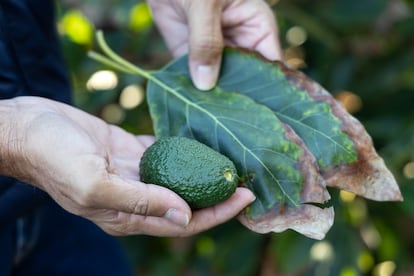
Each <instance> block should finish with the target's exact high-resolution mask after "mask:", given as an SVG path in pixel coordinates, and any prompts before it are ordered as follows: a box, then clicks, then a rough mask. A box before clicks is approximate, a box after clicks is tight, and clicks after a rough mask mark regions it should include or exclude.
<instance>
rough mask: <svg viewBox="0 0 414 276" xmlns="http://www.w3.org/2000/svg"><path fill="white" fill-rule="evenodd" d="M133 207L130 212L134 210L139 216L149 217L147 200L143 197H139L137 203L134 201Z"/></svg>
mask: <svg viewBox="0 0 414 276" xmlns="http://www.w3.org/2000/svg"><path fill="white" fill-rule="evenodd" d="M134 204H135V206H134V207H133V209H132V210H134V213H135V214H139V215H142V216H148V215H149V210H150V207H149V201H148V199H146V198H144V197H139V198H138V200H137V201H135V203H134Z"/></svg>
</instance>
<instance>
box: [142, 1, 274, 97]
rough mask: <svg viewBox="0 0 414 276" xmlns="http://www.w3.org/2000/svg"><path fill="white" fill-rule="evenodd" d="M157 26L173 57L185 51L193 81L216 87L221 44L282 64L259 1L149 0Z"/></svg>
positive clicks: (204, 87) (269, 20) (269, 13)
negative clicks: (254, 53)
mask: <svg viewBox="0 0 414 276" xmlns="http://www.w3.org/2000/svg"><path fill="white" fill-rule="evenodd" d="M148 3H149V4H150V6H151V8H152V11H153V15H154V19H155V22H156V24H157V26H158V28H159V30H160V32H161V34H162V35H163V36H164V38H165V41H166V43H167V45H168V47H169V49H170V50H171V52H172V53H173V55H174V56H175V57H178V56H180V55H183V54H185V53H187V52H188V53H189V55H190V58H189V68H190V72H191V76H192V79H193V82H194V84H195V86H196V87H197V88H199V89H200V90H209V89H211V88H213V87H214V85H215V83H216V81H217V76H218V74H219V70H220V62H221V54H222V51H223V47H224V46H231V47H241V48H246V49H250V50H252V51H256V52H258V53H260V54H261V55H263V56H264V57H265V58H267V59H269V60H280V59H281V50H280V46H279V38H278V29H277V25H276V20H275V16H274V14H273V12H272V11H271V9H270V8H269V6H268V4H267V3H266V2H265V1H263V0H208V1H206V0H193V1H192V0H149V1H148Z"/></svg>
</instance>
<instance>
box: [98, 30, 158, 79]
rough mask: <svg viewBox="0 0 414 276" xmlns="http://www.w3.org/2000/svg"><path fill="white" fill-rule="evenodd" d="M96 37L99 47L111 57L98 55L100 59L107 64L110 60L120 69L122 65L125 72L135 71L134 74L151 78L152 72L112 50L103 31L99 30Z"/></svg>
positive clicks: (111, 63)
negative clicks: (102, 57) (101, 57)
mask: <svg viewBox="0 0 414 276" xmlns="http://www.w3.org/2000/svg"><path fill="white" fill-rule="evenodd" d="M96 39H97V41H98V45H99V47H100V48H101V49H102V51H103V52H104V54H105V55H107V56H108V58H109V59H107V58H104V59H100V57H98V59H100V61H103V62H104V63H105V64H108V61H109V64H110V65H111V66H114V67H116V68H117V69H120V67H121V68H122V69H121V70H122V71H123V72H128V73H134V74H137V75H140V76H142V77H144V78H146V79H151V74H150V73H149V72H148V71H145V70H143V69H141V68H139V67H137V66H135V65H134V64H132V63H130V62H128V61H126V60H125V59H123V58H122V57H121V56H119V55H118V54H116V53H115V52H114V51H112V49H111V48H110V47H109V46H108V44H107V43H106V41H105V38H104V35H103V32H102V31H100V30H99V31H97V32H96ZM94 57H97V56H96V55H95V56H94ZM114 64H117V65H114Z"/></svg>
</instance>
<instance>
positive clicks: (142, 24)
mask: <svg viewBox="0 0 414 276" xmlns="http://www.w3.org/2000/svg"><path fill="white" fill-rule="evenodd" d="M151 25H152V16H151V11H150V9H149V7H148V5H147V3H145V2H141V3H137V4H136V5H134V7H133V8H132V9H131V11H130V13H129V27H130V28H131V29H132V30H134V31H143V30H146V29H148V28H149V27H150V26H151Z"/></svg>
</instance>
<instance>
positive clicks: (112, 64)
mask: <svg viewBox="0 0 414 276" xmlns="http://www.w3.org/2000/svg"><path fill="white" fill-rule="evenodd" d="M88 57H90V58H92V59H94V60H96V61H98V62H100V63H102V64H104V65H107V66H110V67H112V68H114V69H116V70H119V71H121V72H124V73H127V74H134V73H135V72H132V71H131V70H128V69H127V68H125V66H122V65H120V64H118V63H116V62H114V61H113V60H111V59H109V58H107V57H106V56H104V55H101V54H99V53H97V52H94V51H89V52H88Z"/></svg>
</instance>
